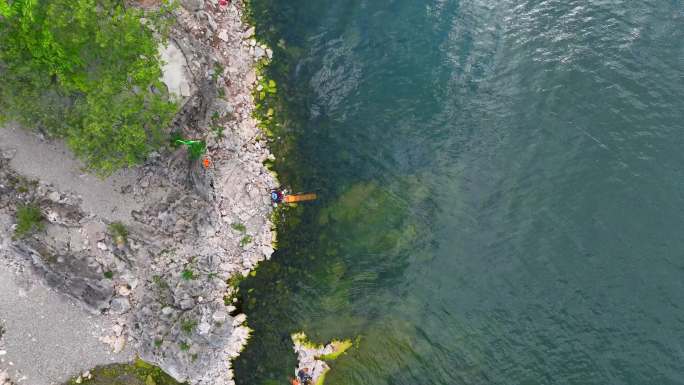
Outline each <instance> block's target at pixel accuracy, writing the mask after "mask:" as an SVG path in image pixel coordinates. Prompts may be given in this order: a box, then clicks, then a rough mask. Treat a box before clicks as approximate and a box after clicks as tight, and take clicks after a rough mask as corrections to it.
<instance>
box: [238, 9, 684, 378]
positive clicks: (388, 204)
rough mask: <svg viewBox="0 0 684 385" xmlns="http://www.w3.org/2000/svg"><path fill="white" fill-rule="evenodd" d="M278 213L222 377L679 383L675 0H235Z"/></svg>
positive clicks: (681, 176)
mask: <svg viewBox="0 0 684 385" xmlns="http://www.w3.org/2000/svg"><path fill="white" fill-rule="evenodd" d="M252 3H253V8H254V18H255V20H256V21H257V23H258V28H257V34H258V35H259V37H260V38H261V39H264V40H266V41H267V42H268V43H269V44H270V45H271V46H273V47H275V56H274V62H273V65H272V67H271V69H270V72H269V76H271V77H273V78H274V79H275V80H276V81H277V82H278V87H279V95H280V99H279V100H280V104H279V105H278V107H277V108H276V116H277V120H278V121H279V122H280V123H281V126H280V127H279V128H277V129H276V135H277V137H278V139H276V140H274V143H273V146H274V149H275V151H276V154H277V155H278V157H279V161H278V163H277V165H276V169H277V170H278V172H279V174H280V176H281V180H282V181H283V183H284V184H286V185H288V186H290V187H291V188H292V189H293V190H295V191H316V192H317V193H318V194H319V196H320V197H321V199H319V201H317V202H315V203H314V204H309V205H302V206H299V207H298V208H296V209H294V210H291V211H290V212H288V213H286V214H284V215H285V217H286V220H285V222H284V223H283V224H281V226H280V249H279V251H278V252H277V253H276V255H275V256H274V258H273V260H272V261H270V262H268V263H264V264H263V265H262V266H261V267H260V268H259V270H258V273H257V276H256V277H254V278H250V279H249V280H247V281H246V282H244V284H243V285H242V289H241V292H242V293H243V301H244V302H243V309H244V310H245V311H246V312H247V314H248V317H249V323H250V326H251V327H252V328H253V329H254V334H253V338H252V340H251V343H250V345H249V346H248V348H247V349H246V350H245V352H244V353H243V355H242V357H241V358H240V359H239V360H238V361H237V362H236V363H235V365H236V368H237V376H238V383H239V384H241V385H247V384H249V385H254V384H284V383H286V381H287V378H288V376H290V375H291V373H292V370H293V368H294V365H295V357H294V355H293V353H292V351H291V343H290V340H289V334H290V333H291V332H294V331H299V330H303V331H305V332H306V333H307V334H309V335H310V336H311V337H312V338H313V339H314V340H317V341H319V342H325V341H327V340H329V339H331V338H356V337H360V340H359V343H358V347H357V348H356V349H354V350H352V351H351V352H350V353H349V354H347V355H346V356H344V357H342V358H340V359H339V360H338V361H336V362H335V363H334V364H333V370H332V372H331V373H330V375H329V376H328V379H327V382H326V383H327V384H330V385H336V384H338V385H339V384H345V385H352V384H354V385H356V384H358V385H361V384H363V385H369V384H378V385H384V384H388V385H389V384H392V385H395V384H396V385H399V384H406V385H416V384H421V385H425V384H583V385H584V384H601V385H604V384H635V385H643V384H684V235H683V234H684V233H683V231H684V136H683V135H682V129H683V128H684V3H683V2H681V1H674V0H670V1H665V0H661V1H656V0H646V1H618V0H615V1H598V0H594V1H586V0H585V1H576V0H562V1H561V0H547V1H494V0H492V1H488V0H472V1H450V0H429V1H417V0H387V1H381V0H374V1H361V0H357V1H353V0H349V1H339V0H336V1H332V0H318V1H315V2H312V1H302V0H287V1H285V0H252Z"/></svg>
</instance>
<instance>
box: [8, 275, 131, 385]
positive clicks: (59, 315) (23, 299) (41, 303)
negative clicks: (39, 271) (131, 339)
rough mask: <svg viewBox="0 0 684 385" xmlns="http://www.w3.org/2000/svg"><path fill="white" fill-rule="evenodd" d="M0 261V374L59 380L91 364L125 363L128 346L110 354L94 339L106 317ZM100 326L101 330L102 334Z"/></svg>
mask: <svg viewBox="0 0 684 385" xmlns="http://www.w3.org/2000/svg"><path fill="white" fill-rule="evenodd" d="M33 280H35V278H34V277H33V276H32V275H30V274H25V273H23V274H16V273H15V272H13V271H11V270H10V269H9V268H8V267H6V266H5V265H4V264H2V263H0V293H1V294H0V322H1V324H2V326H3V328H4V330H5V332H4V335H3V337H2V339H1V340H0V372H2V371H6V372H7V373H8V374H9V375H10V377H11V378H12V379H14V381H15V382H16V383H17V384H26V385H51V384H60V383H62V382H64V381H66V380H68V379H69V378H70V377H71V376H74V375H78V374H80V373H82V372H83V371H86V370H89V369H92V368H93V367H95V366H97V365H102V364H108V363H114V362H128V361H131V360H132V359H133V354H132V352H130V350H129V349H124V351H123V352H121V353H118V354H114V353H110V352H108V346H107V345H105V344H103V343H102V342H100V341H99V337H100V336H101V335H103V334H105V333H106V331H108V330H110V329H111V326H112V322H111V320H108V319H106V318H105V317H102V316H93V315H90V314H88V313H86V312H85V311H84V310H82V309H81V308H80V307H78V306H77V305H75V304H74V303H72V302H71V301H70V300H68V299H66V298H65V297H64V296H62V295H60V294H58V293H55V292H53V291H51V290H48V289H47V288H45V287H43V286H42V285H40V284H36V283H34V282H33ZM103 329H104V330H105V333H103Z"/></svg>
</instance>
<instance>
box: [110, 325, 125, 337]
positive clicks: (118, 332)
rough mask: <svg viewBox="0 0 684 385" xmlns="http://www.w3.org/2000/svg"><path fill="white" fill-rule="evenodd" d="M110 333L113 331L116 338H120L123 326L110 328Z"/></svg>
mask: <svg viewBox="0 0 684 385" xmlns="http://www.w3.org/2000/svg"><path fill="white" fill-rule="evenodd" d="M112 331H114V334H116V335H117V336H120V335H121V334H122V333H123V326H121V325H119V324H116V325H114V326H112Z"/></svg>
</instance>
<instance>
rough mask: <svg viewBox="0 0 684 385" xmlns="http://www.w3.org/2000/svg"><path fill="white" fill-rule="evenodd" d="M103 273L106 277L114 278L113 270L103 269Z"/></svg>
mask: <svg viewBox="0 0 684 385" xmlns="http://www.w3.org/2000/svg"><path fill="white" fill-rule="evenodd" d="M103 275H104V277H105V278H107V279H112V278H114V272H113V271H105V272H104V274H103Z"/></svg>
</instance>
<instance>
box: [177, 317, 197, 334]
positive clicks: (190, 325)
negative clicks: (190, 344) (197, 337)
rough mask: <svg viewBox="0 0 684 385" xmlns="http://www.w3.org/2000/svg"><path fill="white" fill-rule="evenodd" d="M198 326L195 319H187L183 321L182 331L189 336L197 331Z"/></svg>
mask: <svg viewBox="0 0 684 385" xmlns="http://www.w3.org/2000/svg"><path fill="white" fill-rule="evenodd" d="M196 326H197V321H196V320H194V319H186V320H183V321H181V330H182V331H184V332H185V333H187V334H190V333H192V331H193V330H195V327H196Z"/></svg>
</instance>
